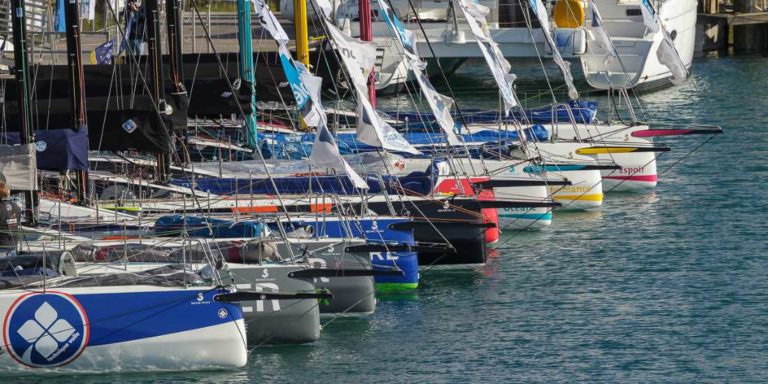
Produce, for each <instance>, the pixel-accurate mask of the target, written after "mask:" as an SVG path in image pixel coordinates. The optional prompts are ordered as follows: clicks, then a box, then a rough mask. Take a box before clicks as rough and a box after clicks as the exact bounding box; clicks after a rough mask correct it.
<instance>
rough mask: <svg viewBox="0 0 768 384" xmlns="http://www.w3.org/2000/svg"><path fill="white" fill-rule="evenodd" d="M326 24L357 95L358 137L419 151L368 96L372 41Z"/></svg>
mask: <svg viewBox="0 0 768 384" xmlns="http://www.w3.org/2000/svg"><path fill="white" fill-rule="evenodd" d="M325 25H326V28H327V30H328V33H329V37H330V41H331V43H332V44H333V46H334V48H336V51H337V52H338V53H339V56H340V57H341V64H342V65H343V66H344V69H345V72H346V73H347V74H348V75H349V77H350V79H351V82H352V84H351V85H352V87H353V88H354V90H355V95H356V96H357V116H358V121H357V137H358V139H359V140H360V141H361V142H363V143H365V144H368V145H371V146H374V147H382V148H384V149H387V150H390V151H397V152H406V153H412V154H419V153H421V152H419V151H418V150H417V149H416V148H414V147H413V146H412V145H410V144H409V143H408V142H407V141H406V140H405V139H404V138H403V136H402V135H400V133H398V132H397V131H396V130H395V129H394V128H392V127H391V126H390V125H389V124H387V123H386V122H384V121H383V120H382V119H381V118H380V117H379V115H378V114H376V110H375V109H374V108H373V106H372V105H371V102H370V101H369V100H368V96H367V84H366V82H367V81H366V79H367V78H368V76H369V75H370V73H371V70H372V69H373V64H374V60H375V59H376V49H375V48H374V45H373V44H372V43H366V42H362V41H360V40H359V39H354V38H352V37H350V36H348V35H347V34H345V33H344V32H342V31H341V30H340V29H338V28H337V27H336V26H334V25H333V24H332V23H330V22H328V21H327V20H326V21H325Z"/></svg>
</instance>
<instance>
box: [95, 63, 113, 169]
mask: <svg viewBox="0 0 768 384" xmlns="http://www.w3.org/2000/svg"><path fill="white" fill-rule="evenodd" d="M116 68H117V63H114V64H113V66H112V81H110V82H109V90H108V91H107V104H106V105H107V108H105V109H104V118H103V119H102V121H101V135H100V136H99V146H98V147H97V151H101V145H102V144H103V142H104V132H105V131H106V129H107V115H108V111H109V100H110V98H111V97H112V85H113V84H114V83H115V82H116V81H117V79H116V75H117V70H116ZM98 168H99V163H96V166H95V167H93V170H94V171H97V170H98Z"/></svg>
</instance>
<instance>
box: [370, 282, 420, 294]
mask: <svg viewBox="0 0 768 384" xmlns="http://www.w3.org/2000/svg"><path fill="white" fill-rule="evenodd" d="M418 287H419V283H376V291H378V292H392V291H410V290H414V289H416V288H418Z"/></svg>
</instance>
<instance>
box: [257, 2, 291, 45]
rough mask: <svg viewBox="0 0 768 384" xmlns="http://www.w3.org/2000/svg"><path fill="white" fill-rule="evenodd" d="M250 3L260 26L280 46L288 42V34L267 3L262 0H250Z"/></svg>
mask: <svg viewBox="0 0 768 384" xmlns="http://www.w3.org/2000/svg"><path fill="white" fill-rule="evenodd" d="M251 3H252V4H253V9H254V11H255V12H256V19H257V20H258V21H259V24H260V25H261V27H262V28H264V29H266V30H267V32H269V34H270V35H271V36H272V38H273V39H274V40H275V41H277V43H278V44H279V45H280V46H283V45H285V44H288V41H290V39H289V38H288V34H287V33H285V30H284V29H283V26H282V25H280V22H279V21H277V17H275V14H274V13H272V11H271V10H270V9H269V5H267V4H266V3H265V2H264V0H251Z"/></svg>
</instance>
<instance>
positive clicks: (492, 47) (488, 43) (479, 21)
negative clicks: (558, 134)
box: [459, 0, 517, 116]
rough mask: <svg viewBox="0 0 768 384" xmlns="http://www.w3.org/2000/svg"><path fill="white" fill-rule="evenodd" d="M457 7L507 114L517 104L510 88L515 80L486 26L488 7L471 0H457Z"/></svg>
mask: <svg viewBox="0 0 768 384" xmlns="http://www.w3.org/2000/svg"><path fill="white" fill-rule="evenodd" d="M459 7H460V8H461V10H462V12H463V13H464V18H465V19H466V20H467V24H469V29H470V30H471V31H472V34H473V35H475V40H477V45H478V47H479V48H480V52H482V54H483V57H484V58H485V62H486V64H488V69H490V71H491V74H492V75H493V80H494V81H496V85H497V86H498V87H499V91H500V92H501V98H502V100H503V101H504V112H505V114H506V115H507V116H509V111H510V110H511V109H512V108H513V107H515V106H517V98H516V97H515V94H514V91H513V89H512V83H513V82H514V81H515V75H513V74H510V73H509V71H510V70H511V69H512V66H511V65H510V64H509V62H508V61H507V59H505V58H504V54H503V53H502V52H501V49H499V46H498V44H496V42H495V41H494V40H493V38H492V37H491V34H490V30H489V28H488V22H487V20H486V19H485V16H486V15H488V12H489V10H488V8H487V7H485V6H482V5H480V4H478V3H476V2H474V1H473V0H459Z"/></svg>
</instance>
